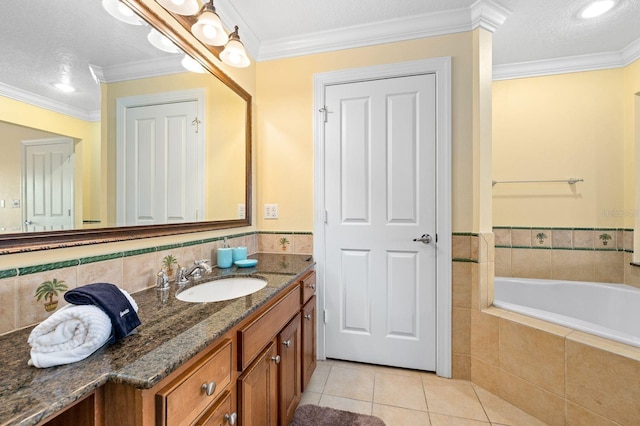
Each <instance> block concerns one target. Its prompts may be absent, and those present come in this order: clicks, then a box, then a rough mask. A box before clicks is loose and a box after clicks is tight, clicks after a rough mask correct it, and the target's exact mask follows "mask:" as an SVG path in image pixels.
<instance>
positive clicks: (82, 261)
mask: <svg viewBox="0 0 640 426" xmlns="http://www.w3.org/2000/svg"><path fill="white" fill-rule="evenodd" d="M120 257H124V253H122V252H119V253H111V254H102V255H99V256H91V257H83V258H81V259H80V264H81V265H86V264H88V263H96V262H103V261H105V260H111V259H118V258H120Z"/></svg>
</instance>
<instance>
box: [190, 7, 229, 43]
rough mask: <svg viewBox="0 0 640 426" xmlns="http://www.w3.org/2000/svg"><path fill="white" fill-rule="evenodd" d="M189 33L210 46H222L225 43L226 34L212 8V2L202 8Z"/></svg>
mask: <svg viewBox="0 0 640 426" xmlns="http://www.w3.org/2000/svg"><path fill="white" fill-rule="evenodd" d="M191 32H192V33H193V35H194V36H196V38H197V39H198V40H200V41H201V42H203V43H205V44H208V45H210V46H223V45H224V44H225V43H226V42H227V33H226V32H225V31H224V27H223V26H222V21H221V20H220V17H219V16H218V14H217V13H216V8H215V7H214V6H213V0H211V1H210V2H208V3H205V4H204V6H202V9H201V10H200V13H199V14H198V18H197V19H196V22H195V23H194V24H193V25H192V26H191Z"/></svg>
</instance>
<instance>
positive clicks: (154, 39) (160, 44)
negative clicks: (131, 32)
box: [147, 28, 180, 53]
mask: <svg viewBox="0 0 640 426" xmlns="http://www.w3.org/2000/svg"><path fill="white" fill-rule="evenodd" d="M147 40H149V43H151V44H152V45H153V46H154V47H155V48H157V49H160V50H162V51H163V52H167V53H178V52H180V49H178V46H176V45H175V44H173V42H172V41H171V40H169V39H168V38H167V37H165V36H164V35H163V34H160V32H159V31H158V30H156V29H155V28H151V31H149V34H147Z"/></svg>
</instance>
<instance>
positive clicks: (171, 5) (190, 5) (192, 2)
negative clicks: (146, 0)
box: [156, 0, 200, 15]
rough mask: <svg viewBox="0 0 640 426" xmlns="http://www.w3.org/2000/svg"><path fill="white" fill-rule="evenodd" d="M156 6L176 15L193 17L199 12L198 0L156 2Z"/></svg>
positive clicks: (164, 0) (158, 0)
mask: <svg viewBox="0 0 640 426" xmlns="http://www.w3.org/2000/svg"><path fill="white" fill-rule="evenodd" d="M156 1H157V2H158V4H159V5H160V6H162V7H164V8H165V9H167V10H168V11H169V12H173V13H177V14H178V15H195V14H196V13H197V12H198V10H200V3H199V2H198V0H156Z"/></svg>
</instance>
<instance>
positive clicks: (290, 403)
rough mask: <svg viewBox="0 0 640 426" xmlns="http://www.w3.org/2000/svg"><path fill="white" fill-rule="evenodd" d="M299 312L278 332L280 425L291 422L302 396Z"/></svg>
mask: <svg viewBox="0 0 640 426" xmlns="http://www.w3.org/2000/svg"><path fill="white" fill-rule="evenodd" d="M300 318H301V316H300V314H299V313H298V314H296V316H295V317H293V319H292V320H291V321H289V324H287V326H286V327H285V328H284V329H283V330H282V331H281V332H280V333H279V334H278V352H279V353H278V354H279V355H280V363H279V365H278V380H279V391H278V397H279V409H278V414H279V418H280V424H281V425H288V424H289V423H291V419H292V418H293V413H294V411H295V410H296V408H297V407H298V403H299V402H300V398H301V396H302V391H301V385H302V383H301V380H300V373H301V371H302V368H301V366H300V364H301V361H302V357H301V352H300V349H301V334H300Z"/></svg>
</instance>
